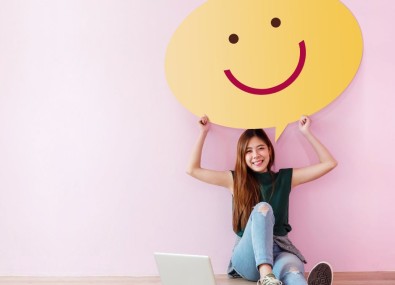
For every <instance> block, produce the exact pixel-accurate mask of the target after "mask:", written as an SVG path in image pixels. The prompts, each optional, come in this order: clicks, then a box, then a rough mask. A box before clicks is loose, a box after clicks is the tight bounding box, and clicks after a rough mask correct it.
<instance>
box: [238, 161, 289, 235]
mask: <svg viewBox="0 0 395 285" xmlns="http://www.w3.org/2000/svg"><path fill="white" fill-rule="evenodd" d="M255 176H256V177H257V179H258V181H259V183H260V185H261V195H260V196H261V197H260V202H267V203H269V204H270V205H271V206H272V208H273V212H274V218H275V224H274V229H273V235H275V236H286V235H287V234H288V233H289V232H290V231H291V230H292V227H291V225H290V224H289V223H288V207H289V194H290V193H291V182H292V168H286V169H280V171H279V172H273V173H272V174H270V173H269V172H265V173H258V172H256V173H255ZM243 232H244V229H243V230H241V231H240V232H238V233H237V235H238V236H240V237H241V236H243Z"/></svg>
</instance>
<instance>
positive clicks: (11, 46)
mask: <svg viewBox="0 0 395 285" xmlns="http://www.w3.org/2000/svg"><path fill="white" fill-rule="evenodd" d="M343 2H344V3H345V4H346V5H347V6H348V7H349V8H350V9H351V10H352V11H353V12H354V14H355V16H356V17H357V19H358V20H359V23H360V25H361V28H362V31H363V34H364V41H365V53H364V58H363V61H362V65H361V68H360V71H359V73H358V74H357V76H356V78H355V80H354V81H353V83H352V84H351V86H350V87H349V88H348V89H347V90H346V92H345V93H344V94H343V95H342V96H341V97H340V98H338V99H337V100H336V101H335V102H334V103H332V104H331V105H330V106H328V107H327V108H325V109H324V110H323V111H321V112H319V113H318V114H315V115H314V116H313V117H312V118H313V120H314V122H313V126H312V128H313V130H314V132H315V133H316V134H317V135H318V137H319V138H321V140H322V141H323V142H325V144H326V145H327V146H328V147H329V148H330V149H331V151H332V152H333V154H334V155H335V156H336V158H337V159H338V161H339V166H338V167H337V168H336V169H335V170H334V171H333V172H332V173H330V174H329V175H327V176H326V177H324V178H322V179H320V180H318V181H315V182H312V183H310V184H308V185H305V186H300V187H299V189H295V192H294V193H293V194H292V204H291V214H292V217H291V222H292V225H293V227H294V231H293V232H292V238H293V241H294V243H295V244H296V245H298V246H299V247H300V249H301V250H302V251H303V252H304V254H305V255H306V257H307V259H308V260H309V263H308V265H307V267H306V269H309V268H311V266H312V265H313V264H314V263H315V262H317V261H319V260H322V259H325V260H328V261H330V262H331V263H332V264H333V266H334V269H335V270H336V271H386V270H395V263H394V261H395V247H394V246H393V240H394V236H395V222H394V220H393V219H394V218H393V217H394V216H395V207H394V206H393V200H394V199H395V192H394V189H395V182H394V180H393V179H392V175H393V173H392V170H393V169H395V162H394V160H393V159H392V155H393V154H394V147H393V146H394V143H395V127H394V125H393V121H394V119H393V110H394V107H395V99H394V94H395V92H394V88H393V81H394V76H393V74H394V69H395V56H394V55H393V51H394V50H395V40H394V37H393V35H394V31H393V27H395V17H394V16H393V15H395V3H394V2H393V1H392V0H375V1H372V0H369V1H368V0H366V1H360V0H347V1H346V0H345V1H343ZM201 3H203V0H190V1H181V0H179V1H176V0H168V1H146V0H141V1H138V0H131V1H130V0H129V1H127V0H124V1H121V0H117V1H106V0H84V1H81V0H72V1H70V0H67V1H66V0H63V1H62V0H58V1H52V0H43V1H33V0H31V1H28V0H25V1H22V0H19V1H18V0H17V1H15V0H4V1H2V2H1V4H0V229H1V234H0V275H62V276H65V275H71V276H78V275H156V274H157V270H156V267H155V263H154V259H153V256H152V253H153V252H154V251H174V252H182V253H194V254H207V255H210V256H211V257H212V261H213V265H214V270H215V271H216V273H224V272H225V268H226V266H227V262H228V259H229V256H230V251H231V249H232V245H233V233H232V231H231V197H230V196H229V194H228V193H227V192H226V191H225V190H222V189H219V188H218V187H214V186H210V185H205V184H202V183H200V182H198V181H195V180H193V179H192V178H190V177H188V176H187V175H186V174H185V171H184V168H185V165H186V162H187V159H188V156H189V152H190V150H191V146H192V144H193V142H194V141H195V138H196V136H197V134H198V129H197V127H196V123H195V122H196V120H197V118H195V117H194V116H193V115H191V114H190V113H189V112H188V111H186V110H185V109H184V108H183V107H182V106H181V105H180V104H179V103H178V102H177V101H176V99H175V98H174V96H173V95H172V94H171V92H170V90H169V88H168V86H167V83H166V82H165V77H164V54H165V49H166V45H167V42H168V40H169V38H170V37H171V35H172V33H173V32H174V30H175V29H176V27H177V26H178V25H179V23H180V22H181V21H182V20H183V19H184V18H185V17H186V15H187V14H188V13H190V12H191V11H192V10H193V9H194V8H195V7H197V6H199V5H200V4H201ZM268 131H269V133H270V134H271V135H272V136H273V130H272V129H269V130H268ZM240 133H241V130H234V129H227V128H224V127H219V126H215V127H214V128H213V129H212V132H211V133H210V136H209V138H208V140H207V145H206V149H205V151H206V152H205V157H204V159H203V162H204V165H205V166H207V167H212V168H217V169H230V168H232V167H233V163H234V152H235V143H236V140H237V138H238V136H239V134H240ZM275 147H276V151H277V155H278V161H277V167H278V168H280V167H288V166H302V165H305V164H307V163H309V162H310V161H312V160H313V159H314V156H313V154H312V151H311V149H310V148H308V146H307V145H306V143H305V142H304V141H303V139H302V138H301V136H300V134H299V133H298V132H297V131H296V126H295V125H294V124H292V125H290V126H289V127H288V128H287V129H286V130H285V132H284V133H283V135H282V138H281V139H280V141H279V142H278V143H277V144H276V146H275Z"/></svg>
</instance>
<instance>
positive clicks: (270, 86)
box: [165, 0, 363, 139]
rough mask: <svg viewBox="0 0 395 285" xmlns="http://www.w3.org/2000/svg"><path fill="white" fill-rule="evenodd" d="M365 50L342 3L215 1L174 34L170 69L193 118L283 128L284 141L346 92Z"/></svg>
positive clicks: (170, 76) (331, 0) (169, 74)
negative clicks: (295, 126)
mask: <svg viewBox="0 0 395 285" xmlns="http://www.w3.org/2000/svg"><path fill="white" fill-rule="evenodd" d="M362 51H363V41H362V33H361V30H360V27H359V25H358V22H357V20H356V19H355V17H354V16H353V15H352V13H351V12H350V11H349V10H348V9H347V7H345V6H344V5H343V4H342V3H341V2H340V1H337V0H320V1H317V0H298V1H295V0H281V1H278V0H208V1H207V2H205V3H204V4H203V5H201V6H200V7H198V8H197V9H196V10H194V11H193V12H192V13H191V14H190V15H189V16H188V17H187V18H186V19H185V20H184V21H183V23H182V24H181V25H180V26H179V27H178V29H177V30H176V31H175V33H174V35H173V36H172V38H171V40H170V43H169V45H168V48H167V53H166V62H165V71H166V77H167V81H168V83H169V86H170V88H171V90H172V91H173V93H174V95H175V96H176V98H177V99H178V100H179V101H180V102H181V104H182V105H183V106H184V107H186V108H187V109H188V110H189V111H191V112H192V113H193V114H195V115H197V116H201V115H203V114H207V115H208V116H209V118H210V120H211V121H212V122H214V123H216V124H219V125H223V126H227V127H233V128H243V129H247V128H266V127H276V139H278V137H279V136H280V135H281V133H282V132H283V131H284V129H285V127H286V126H287V125H288V123H290V122H294V121H296V120H298V119H299V117H300V116H301V115H302V114H310V115H311V114H313V113H315V112H317V111H319V110H320V109H322V108H323V107H325V106H326V105H328V104H329V103H330V102H332V101H333V100H334V99H335V98H336V97H337V96H339V95H340V94H341V93H342V92H343V91H344V89H345V88H346V87H347V86H348V85H349V83H350V82H351V80H352V79H353V77H354V76H355V74H356V72H357V70H358V68H359V65H360V62H361V58H362Z"/></svg>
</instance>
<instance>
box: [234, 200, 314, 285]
mask: <svg viewBox="0 0 395 285" xmlns="http://www.w3.org/2000/svg"><path fill="white" fill-rule="evenodd" d="M273 227H274V215H273V209H272V207H271V206H270V205H269V204H268V203H265V202H261V203H259V204H257V205H256V206H255V207H254V209H253V210H252V212H251V215H250V218H249V220H248V223H247V226H246V228H245V230H244V234H243V237H242V238H241V239H240V241H239V243H238V244H237V245H236V246H235V248H234V249H233V254H232V259H231V263H232V267H233V269H234V270H235V271H236V272H237V273H238V275H240V276H241V277H243V278H244V279H247V280H250V281H257V280H259V278H260V274H259V270H258V266H259V265H261V264H269V265H271V266H272V268H273V273H274V275H276V278H277V279H280V280H281V281H282V282H283V284H284V285H307V281H306V279H305V277H304V264H303V262H302V261H301V260H300V259H299V258H298V257H297V256H296V255H294V254H292V253H289V252H286V251H284V250H282V249H281V248H280V247H279V246H278V245H277V244H276V243H274V242H273Z"/></svg>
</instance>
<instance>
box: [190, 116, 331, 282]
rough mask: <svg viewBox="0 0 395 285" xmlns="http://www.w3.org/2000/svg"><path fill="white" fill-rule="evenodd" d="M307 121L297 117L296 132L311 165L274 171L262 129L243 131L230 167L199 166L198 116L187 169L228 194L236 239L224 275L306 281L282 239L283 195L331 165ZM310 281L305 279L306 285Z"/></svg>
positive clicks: (204, 123)
mask: <svg viewBox="0 0 395 285" xmlns="http://www.w3.org/2000/svg"><path fill="white" fill-rule="evenodd" d="M310 124H311V120H310V118H309V117H307V116H302V117H301V119H300V120H299V130H300V131H301V133H302V134H303V135H304V137H305V138H306V139H307V141H308V142H309V143H310V145H311V146H312V147H313V149H314V151H315V153H316V154H317V156H318V159H319V162H318V163H316V164H312V165H309V166H307V167H303V168H294V169H292V168H289V169H280V171H278V172H274V171H273V170H272V167H273V164H274V158H275V154H274V149H273V145H272V143H271V142H270V139H269V138H268V137H267V135H266V133H265V132H264V131H263V130H262V129H256V130H252V129H249V130H246V131H245V132H244V133H243V134H242V135H241V136H240V139H239V141H238V145H237V158H236V166H235V170H234V171H215V170H210V169H205V168H202V167H201V156H202V150H203V145H204V141H205V139H206V136H207V134H208V132H209V129H210V121H209V119H208V117H207V116H203V117H202V118H201V119H200V121H199V125H200V129H201V131H200V135H199V138H198V140H197V142H196V145H195V147H194V149H193V151H192V154H191V158H190V161H189V164H188V167H187V173H188V174H189V175H191V176H193V177H195V178H197V179H199V180H201V181H203V182H206V183H210V184H214V185H218V186H222V187H225V188H227V189H228V190H229V191H230V193H231V194H232V195H233V230H234V231H235V233H236V234H237V237H238V238H237V242H236V245H235V247H234V249H233V253H232V257H231V261H230V265H229V270H228V274H229V276H232V277H242V278H244V279H247V280H250V281H258V283H257V284H258V285H281V284H285V285H291V284H292V285H299V284H303V285H305V284H307V281H306V279H305V277H304V265H303V262H304V263H305V262H306V261H305V259H304V257H303V256H302V255H301V253H300V252H299V251H298V250H297V249H296V247H295V246H294V245H293V244H292V243H291V241H290V240H289V239H288V237H287V234H288V232H290V231H291V226H290V225H289V223H288V203H289V194H290V191H291V189H292V188H294V187H296V186H298V185H300V184H303V183H306V182H309V181H312V180H315V179H317V178H319V177H321V176H323V175H324V174H326V173H328V172H329V171H330V170H332V169H333V168H334V167H336V165H337V162H336V160H335V159H334V158H333V156H332V155H331V154H330V153H329V151H328V150H327V149H326V147H325V146H324V145H323V144H322V143H321V142H320V141H319V140H318V139H317V138H316V137H315V136H314V135H313V134H312V133H311V131H310ZM325 265H326V264H324V263H323V264H321V265H320V266H319V267H317V269H318V271H322V270H326V267H325ZM322 266H324V267H322ZM326 266H327V265H326ZM318 273H319V274H321V272H318ZM311 276H317V272H315V273H314V274H312V275H311ZM314 278H315V277H314ZM324 279H325V278H324ZM326 279H327V280H329V279H332V277H331V276H330V277H328V278H326ZM312 282H313V281H311V282H310V280H309V284H313V283H312ZM323 282H331V280H329V281H323ZM314 284H322V285H324V284H325V285H326V284H330V283H314Z"/></svg>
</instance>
